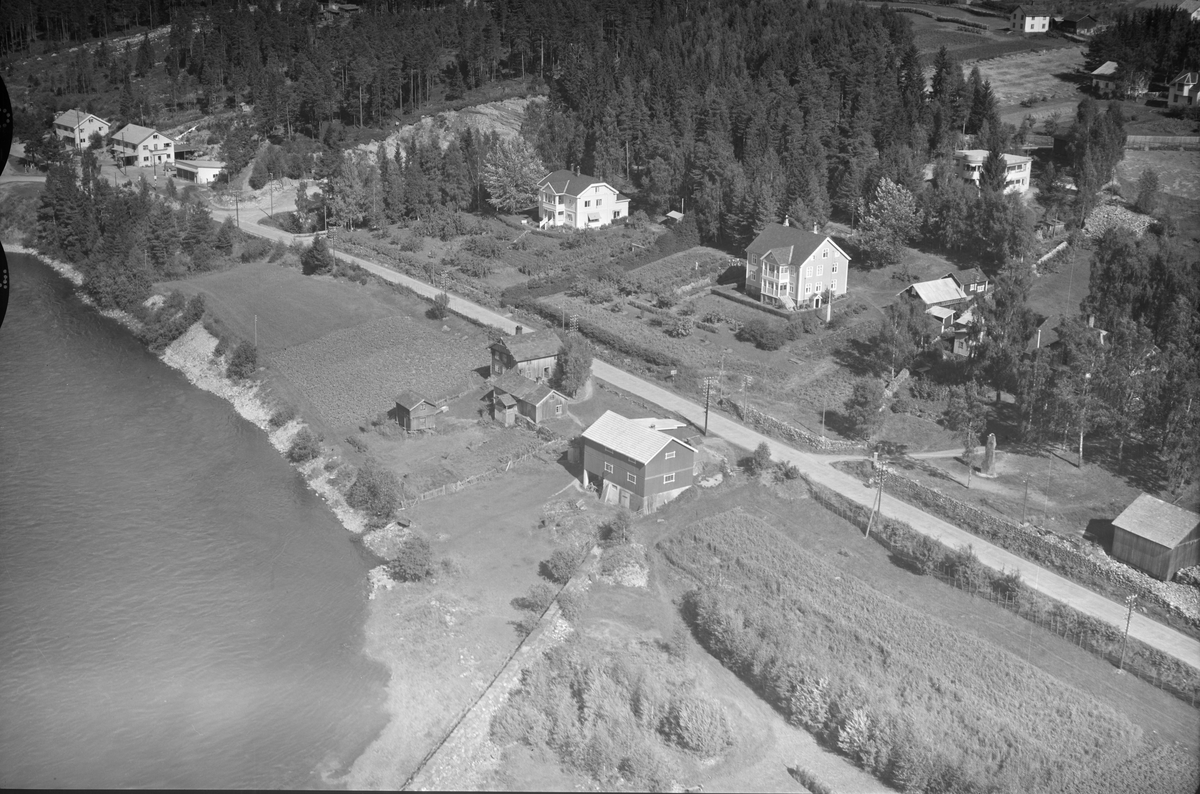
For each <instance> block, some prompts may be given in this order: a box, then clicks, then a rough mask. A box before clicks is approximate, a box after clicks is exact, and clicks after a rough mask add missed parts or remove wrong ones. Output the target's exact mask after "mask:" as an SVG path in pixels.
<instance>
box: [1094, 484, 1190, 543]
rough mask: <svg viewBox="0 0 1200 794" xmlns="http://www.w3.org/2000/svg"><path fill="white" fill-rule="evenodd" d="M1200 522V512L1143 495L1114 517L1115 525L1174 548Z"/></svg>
mask: <svg viewBox="0 0 1200 794" xmlns="http://www.w3.org/2000/svg"><path fill="white" fill-rule="evenodd" d="M1197 525H1200V514H1197V513H1193V512H1192V511H1191V510H1184V509H1183V508H1182V507H1176V506H1175V505H1173V504H1168V503H1167V502H1164V501H1163V500H1161V499H1155V498H1154V497H1153V496H1150V495H1149V494H1142V495H1141V496H1139V497H1138V498H1137V499H1134V500H1133V502H1132V503H1131V504H1130V505H1129V507H1126V508H1125V509H1124V510H1122V511H1121V515H1119V516H1117V517H1116V518H1114V519H1113V526H1114V527H1118V528H1120V529H1123V530H1125V531H1126V532H1128V533H1130V534H1133V535H1137V536H1138V537H1141V538H1145V539H1146V540H1150V541H1153V542H1154V543H1157V544H1158V545H1160V546H1166V547H1167V548H1169V549H1171V548H1174V547H1175V546H1178V545H1179V542H1180V541H1182V540H1183V539H1184V538H1186V537H1187V536H1188V535H1190V534H1191V533H1192V530H1194V529H1195V528H1196V526H1197Z"/></svg>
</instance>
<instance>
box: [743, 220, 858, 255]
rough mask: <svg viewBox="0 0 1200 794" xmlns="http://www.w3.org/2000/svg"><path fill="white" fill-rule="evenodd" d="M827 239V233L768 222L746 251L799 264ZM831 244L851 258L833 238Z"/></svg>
mask: <svg viewBox="0 0 1200 794" xmlns="http://www.w3.org/2000/svg"><path fill="white" fill-rule="evenodd" d="M826 240H829V237H828V236H827V235H824V234H814V233H813V232H806V231H804V230H803V229H801V228H800V227H799V226H785V225H783V224H782V223H768V224H767V228H765V229H763V230H762V231H761V232H759V235H758V236H757V237H755V238H754V242H752V243H750V245H748V246H746V252H747V253H750V254H757V255H759V256H766V255H768V254H771V255H773V256H774V258H775V261H776V262H778V263H779V264H781V265H799V264H800V263H802V262H804V261H805V260H806V259H808V258H809V257H810V256H812V255H813V254H814V253H816V251H817V249H818V248H820V247H821V244H822V243H824V242H825V241H826ZM829 244H830V245H832V246H833V247H834V248H837V250H838V251H840V252H841V254H842V256H845V257H846V259H849V258H850V257H849V255H847V254H846V252H845V251H842V249H841V248H838V245H837V243H835V242H833V240H829Z"/></svg>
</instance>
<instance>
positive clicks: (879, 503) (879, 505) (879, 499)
mask: <svg viewBox="0 0 1200 794" xmlns="http://www.w3.org/2000/svg"><path fill="white" fill-rule="evenodd" d="M887 473H888V468H887V466H884V465H883V464H882V463H881V464H880V465H879V490H878V491H877V492H876V494H875V501H874V503H872V505H871V518H870V519H868V520H867V534H866V536H865V537H868V538H869V537H871V527H872V526H874V525H875V514H876V513H878V512H879V511H881V510H883V479H884V477H886V476H887Z"/></svg>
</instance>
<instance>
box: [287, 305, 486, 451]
mask: <svg viewBox="0 0 1200 794" xmlns="http://www.w3.org/2000/svg"><path fill="white" fill-rule="evenodd" d="M442 323H443V321H441V320H436V321H434V320H427V319H425V318H415V317H410V316H404V315H397V316H393V317H385V318H381V319H377V320H372V321H370V322H366V323H362V324H361V325H356V326H354V327H353V328H343V329H339V330H336V331H331V332H330V333H327V334H325V335H324V336H322V337H321V338H319V339H314V340H312V341H310V342H306V343H304V344H301V345H294V346H292V347H289V348H288V349H286V350H282V351H279V352H278V353H276V354H274V355H273V356H271V359H270V361H271V366H272V367H274V368H276V369H278V371H279V372H280V373H282V374H283V375H284V376H285V377H286V378H288V380H290V381H292V383H295V384H296V385H297V387H298V388H300V389H301V390H302V391H303V392H304V394H305V396H306V397H307V398H308V399H309V400H310V401H311V402H312V404H313V405H315V406H316V407H317V410H319V411H320V412H321V414H322V415H323V416H325V417H326V418H327V419H328V420H329V421H330V422H331V423H332V424H334V425H335V426H348V427H353V426H355V425H357V424H358V423H359V422H361V421H363V420H365V419H367V418H368V417H371V416H374V415H376V414H378V413H380V412H381V411H389V410H391V409H393V408H395V400H394V399H393V398H394V397H395V395H396V394H398V393H399V392H401V391H404V390H405V389H410V390H412V391H415V392H417V393H418V394H421V395H424V396H426V397H427V398H428V399H431V400H438V399H441V398H443V397H446V396H451V395H456V394H459V393H461V392H462V391H465V390H467V389H469V388H471V387H473V386H475V385H478V384H479V383H481V382H482V380H483V379H482V376H480V375H479V373H477V372H475V370H476V369H478V368H479V367H482V366H484V365H486V364H488V363H489V361H490V357H489V354H488V352H487V344H488V339H487V337H486V336H485V335H484V334H483V332H482V331H479V330H478V329H476V328H474V327H473V326H468V325H466V324H465V323H463V324H461V326H460V327H459V328H458V329H457V330H455V329H451V328H450V327H449V326H448V325H446V326H443V324H442ZM443 328H446V330H442V329H443Z"/></svg>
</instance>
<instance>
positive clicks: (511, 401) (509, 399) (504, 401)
mask: <svg viewBox="0 0 1200 794" xmlns="http://www.w3.org/2000/svg"><path fill="white" fill-rule="evenodd" d="M496 402H498V403H500V404H501V405H503V406H504V407H505V408H512V407H513V406H514V405H516V404H517V401H516V399H515V398H514V397H513V396H512V395H511V394H509V393H508V392H501V393H500V394H497V395H496Z"/></svg>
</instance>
